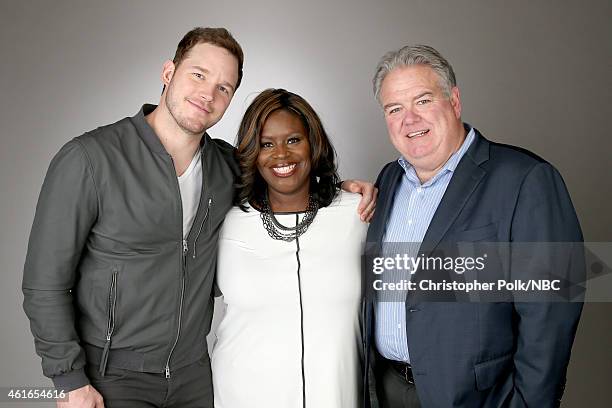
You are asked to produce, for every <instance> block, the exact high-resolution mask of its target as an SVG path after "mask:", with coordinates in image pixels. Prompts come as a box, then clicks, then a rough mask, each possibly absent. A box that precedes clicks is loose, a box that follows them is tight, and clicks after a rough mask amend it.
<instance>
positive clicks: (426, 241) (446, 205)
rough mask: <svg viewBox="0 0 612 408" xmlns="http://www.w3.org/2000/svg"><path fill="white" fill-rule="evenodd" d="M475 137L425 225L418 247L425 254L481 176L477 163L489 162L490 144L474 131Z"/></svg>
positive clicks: (463, 203) (452, 220)
mask: <svg viewBox="0 0 612 408" xmlns="http://www.w3.org/2000/svg"><path fill="white" fill-rule="evenodd" d="M474 130H475V132H476V137H475V139H474V142H473V143H472V146H470V148H469V149H468V151H467V152H465V155H464V156H463V158H462V159H461V161H459V164H458V165H457V168H456V169H455V172H454V174H453V177H452V179H451V181H450V183H449V185H448V188H447V189H446V192H445V193H444V196H443V197H442V201H441V202H440V205H439V206H438V209H437V210H436V213H435V214H434V216H433V219H432V220H431V223H430V224H429V228H428V229H427V233H425V237H424V238H423V243H422V244H421V249H420V251H419V252H421V251H425V252H426V253H427V254H429V253H430V252H431V251H432V250H433V249H434V248H435V247H436V246H437V245H438V243H440V241H441V240H442V238H443V237H444V235H445V234H446V232H447V231H448V229H449V228H450V226H451V225H452V224H453V222H454V221H455V219H456V218H457V216H458V215H459V213H460V212H461V210H462V209H463V207H464V206H465V204H466V203H467V201H468V199H469V198H470V196H471V195H472V193H473V192H474V190H475V189H476V186H478V184H479V183H480V181H481V180H482V178H483V177H484V176H485V174H486V171H485V170H484V169H483V168H482V167H480V164H482V163H483V162H485V161H487V160H488V159H489V146H490V143H489V141H488V140H486V139H485V138H484V137H483V136H482V135H481V134H480V132H478V131H477V130H476V129H474Z"/></svg>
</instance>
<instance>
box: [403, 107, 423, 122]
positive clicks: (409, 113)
mask: <svg viewBox="0 0 612 408" xmlns="http://www.w3.org/2000/svg"><path fill="white" fill-rule="evenodd" d="M419 120H421V116H419V114H418V113H417V112H415V110H414V109H411V108H409V109H404V117H403V118H402V123H403V124H404V125H413V124H415V123H417V122H418V121H419Z"/></svg>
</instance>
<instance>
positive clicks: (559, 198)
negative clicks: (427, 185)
mask: <svg viewBox="0 0 612 408" xmlns="http://www.w3.org/2000/svg"><path fill="white" fill-rule="evenodd" d="M403 174H404V171H403V169H402V168H401V166H400V165H399V163H397V161H393V162H391V163H388V164H387V165H386V166H385V167H384V168H383V169H382V171H381V172H380V174H379V176H378V180H377V182H376V185H377V187H378V189H379V194H378V203H377V207H376V213H375V215H374V218H373V220H372V222H371V224H370V227H369V230H368V235H367V242H368V245H370V246H374V248H378V249H375V251H374V252H376V251H379V249H380V245H381V242H382V239H383V237H384V232H385V226H386V222H387V219H388V217H389V215H390V211H391V208H392V204H393V199H394V195H395V191H396V189H397V187H398V185H399V182H400V180H401V177H402V175H403ZM450 241H455V242H458V241H468V242H471V241H488V242H498V241H499V242H582V241H583V237H582V232H581V229H580V225H579V223H578V218H577V216H576V213H575V211H574V207H573V205H572V202H571V199H570V196H569V194H568V191H567V189H566V187H565V184H564V182H563V179H562V178H561V175H560V174H559V173H558V172H557V170H556V169H555V168H554V167H553V166H552V165H550V164H549V163H548V162H546V161H545V160H543V159H541V158H540V157H538V156H536V155H534V154H533V153H531V152H528V151H526V150H524V149H520V148H517V147H513V146H508V145H503V144H498V143H493V142H490V141H488V140H487V139H485V138H484V137H483V136H482V135H481V134H480V133H479V132H478V131H476V137H475V139H474V142H473V143H472V145H471V146H470V148H469V149H468V150H467V152H466V153H465V155H464V157H463V158H462V159H461V161H460V162H459V164H458V166H457V168H456V170H455V173H454V175H453V177H452V179H451V181H450V184H449V185H448V188H447V190H446V192H445V194H444V197H443V198H442V201H441V202H440V205H439V206H438V208H437V210H436V213H435V215H434V217H433V219H432V221H431V224H430V225H429V228H428V230H427V233H426V234H425V237H424V239H423V243H422V245H421V248H428V250H435V248H436V247H438V246H440V245H442V244H444V243H445V242H450ZM370 270H371V269H370ZM372 280H373V274H372V273H368V267H367V265H364V288H365V289H364V303H363V316H362V317H363V322H364V323H363V327H364V330H363V342H364V343H363V347H364V356H365V365H366V367H365V369H364V379H363V380H364V405H365V406H369V405H370V403H371V402H372V401H374V400H375V393H374V392H373V388H374V386H375V384H373V383H374V380H373V378H372V377H373V376H372V375H371V370H370V369H371V368H372V366H373V365H375V364H376V357H374V356H375V353H373V347H374V346H373V344H375V343H374V341H373V324H374V323H373V319H374V302H375V293H374V290H373V288H372ZM581 310H582V303H519V302H516V303H513V302H506V303H458V302H420V301H419V299H414V298H413V297H412V296H410V295H409V296H408V298H407V301H406V331H407V340H408V347H409V350H410V358H411V364H412V369H413V375H414V378H415V384H416V388H417V393H418V396H419V399H420V401H421V404H422V406H423V407H425V408H429V407H441V408H446V407H469V408H474V407H500V406H504V407H527V406H528V407H537V408H544V407H554V406H558V405H559V403H560V399H561V396H562V394H563V390H564V386H565V374H566V370H567V365H568V362H569V358H570V350H571V347H572V343H573V340H574V336H575V332H576V327H577V325H578V320H579V317H580V313H581ZM368 385H369V387H368Z"/></svg>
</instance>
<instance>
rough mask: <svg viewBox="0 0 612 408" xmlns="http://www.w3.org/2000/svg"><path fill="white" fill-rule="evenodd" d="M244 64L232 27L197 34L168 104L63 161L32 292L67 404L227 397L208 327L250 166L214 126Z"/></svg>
mask: <svg viewBox="0 0 612 408" xmlns="http://www.w3.org/2000/svg"><path fill="white" fill-rule="evenodd" d="M242 66H243V53H242V50H241V47H240V45H239V44H238V43H237V42H236V40H235V39H234V38H233V37H232V36H231V34H230V33H229V32H228V31H227V30H225V29H223V28H196V29H194V30H192V31H190V32H189V33H187V34H186V35H185V37H184V38H183V39H182V40H181V42H180V43H179V45H178V48H177V50H176V54H175V57H174V59H173V61H166V62H165V63H164V66H163V69H162V73H161V79H162V82H163V84H164V90H163V93H162V95H161V99H160V102H159V105H158V106H153V105H145V106H143V107H142V109H141V110H140V111H139V112H138V114H136V116H134V117H131V118H125V119H122V120H120V121H119V122H117V123H114V124H112V125H108V126H103V127H100V128H98V129H96V130H93V131H91V132H87V133H85V134H84V135H82V136H79V137H77V138H75V139H73V140H71V141H70V142H68V143H67V144H66V145H64V146H63V147H62V149H61V150H60V152H59V153H58V154H57V155H56V156H55V158H54V159H53V161H52V162H51V165H50V167H49V170H48V172H47V175H46V178H45V181H44V184H43V187H42V191H41V193H40V197H39V201H38V205H37V208H36V215H35V219H34V223H33V226H32V232H31V235H30V241H29V247H28V253H27V258H26V262H25V268H24V277H23V292H24V297H25V299H24V309H25V311H26V314H27V315H28V317H29V318H30V322H31V329H32V333H33V334H34V338H35V345H36V351H37V353H38V354H39V355H40V356H41V357H42V365H43V372H44V374H45V375H46V376H48V377H51V378H52V380H53V382H54V384H55V386H56V387H57V388H61V389H64V390H66V391H70V392H69V400H68V402H65V403H60V404H59V405H60V406H65V407H77V406H78V407H103V406H104V404H106V406H112V407H123V406H125V407H141V406H142V407H144V406H146V407H150V406H164V407H172V406H198V407H212V406H213V397H212V395H213V393H212V383H211V373H210V361H209V359H208V354H207V346H206V339H205V336H206V334H207V333H208V331H209V329H210V323H211V319H212V313H213V307H212V305H213V297H212V287H213V281H214V270H215V265H216V252H217V239H218V232H219V228H220V226H221V224H222V222H223V219H224V217H225V214H226V212H227V211H228V210H229V208H230V207H231V206H232V199H233V193H234V186H233V182H234V178H235V176H236V175H237V174H238V172H239V169H238V166H237V164H236V163H235V161H234V156H233V150H234V149H233V147H232V146H231V145H230V144H228V143H226V142H224V141H221V140H213V139H211V138H210V137H209V136H208V135H207V134H206V130H207V129H208V128H210V127H211V126H213V125H214V124H215V123H217V122H218V121H219V120H220V119H221V117H222V116H223V113H224V112H225V110H226V109H227V107H228V105H229V103H230V101H231V99H232V97H233V95H234V93H235V91H236V89H237V88H238V86H239V85H240V81H241V78H242ZM353 187H354V188H352V190H353V191H358V190H360V189H361V188H366V189H368V188H369V187H368V186H364V185H359V186H355V185H353ZM367 193H368V194H364V198H365V199H366V201H368V199H369V195H370V194H371V191H369V190H368V191H367ZM365 205H366V204H365V203H364V206H363V207H362V208H364V207H365ZM372 207H373V204H371V203H370V205H369V206H368V207H367V208H366V209H365V212H364V215H363V216H364V217H367V215H366V214H369V213H371V211H372Z"/></svg>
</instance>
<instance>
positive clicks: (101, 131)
mask: <svg viewBox="0 0 612 408" xmlns="http://www.w3.org/2000/svg"><path fill="white" fill-rule="evenodd" d="M137 135H138V133H137V131H136V128H135V127H134V124H133V123H132V122H131V120H130V118H123V119H121V120H119V121H117V122H115V123H111V124H109V125H104V126H100V127H98V128H96V129H94V130H90V131H89V132H85V133H83V134H82V135H81V136H78V137H76V138H75V140H77V141H79V142H80V143H81V144H82V145H83V146H85V147H87V146H90V145H106V144H113V143H114V142H117V141H119V140H120V139H122V138H123V137H126V136H137Z"/></svg>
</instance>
